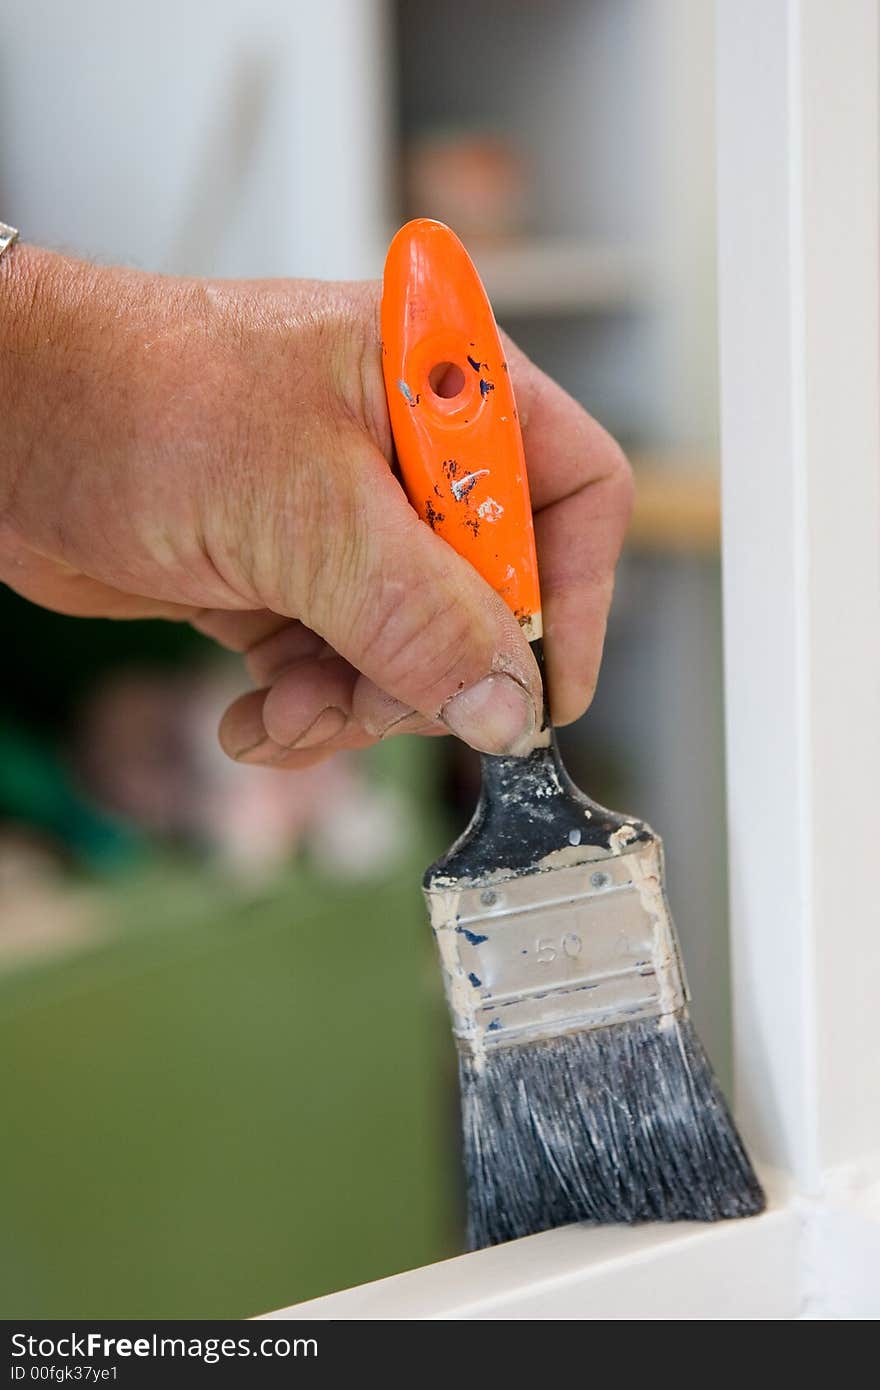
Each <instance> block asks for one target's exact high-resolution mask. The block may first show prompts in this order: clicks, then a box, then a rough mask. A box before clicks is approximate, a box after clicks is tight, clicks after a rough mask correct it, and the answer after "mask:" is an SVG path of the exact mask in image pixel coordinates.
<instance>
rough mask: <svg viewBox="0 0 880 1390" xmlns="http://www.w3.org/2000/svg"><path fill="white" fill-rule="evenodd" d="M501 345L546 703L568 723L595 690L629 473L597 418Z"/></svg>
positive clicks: (628, 506)
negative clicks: (530, 510) (531, 534)
mask: <svg viewBox="0 0 880 1390" xmlns="http://www.w3.org/2000/svg"><path fill="white" fill-rule="evenodd" d="M507 346H508V351H509V364H510V369H511V373H512V376H513V381H514V388H515V391H516V400H517V410H518V413H519V417H520V424H521V426H522V431H523V444H524V447H525V454H526V461H527V465H528V471H529V488H530V490H531V495H532V505H533V507H534V511H535V540H536V543H537V548H538V563H539V568H540V573H541V596H542V610H543V618H544V637H545V642H544V651H545V659H546V665H547V682H548V686H549V692H550V706H551V712H552V716H553V721H554V723H556V724H569V723H571V721H572V720H573V719H577V718H578V717H579V716H580V715H581V714H583V712H584V710H585V709H586V708H587V707H588V705H589V703H590V701H591V700H592V698H593V694H594V691H595V688H596V681H597V679H598V674H599V665H600V662H601V659H602V645H603V642H604V639H605V628H606V623H607V620H608V610H609V608H610V606H611V598H612V594H613V590H614V570H615V566H616V564H617V560H618V557H619V555H620V549H621V546H622V544H623V538H624V535H625V532H626V527H627V524H628V522H629V516H630V512H631V510H632V494H633V485H632V475H631V473H630V469H629V465H628V464H627V462H626V459H625V457H624V455H623V453H622V452H621V450H620V448H619V447H618V445H617V444H616V443H615V441H614V440H613V439H612V438H611V436H610V435H609V434H607V433H606V432H605V430H603V429H602V427H601V425H599V424H597V423H596V421H595V420H593V419H592V418H591V417H590V416H589V415H588V414H587V412H586V411H585V410H583V409H582V408H581V406H579V405H578V404H577V402H576V401H574V400H572V398H571V396H569V395H568V394H567V392H565V391H563V389H562V387H561V386H558V385H557V384H556V382H554V381H552V380H551V379H550V378H549V377H547V376H545V375H544V373H543V372H541V371H539V370H538V368H537V367H535V366H534V365H533V363H531V362H530V361H529V360H528V358H527V357H526V356H525V354H524V353H522V352H520V351H519V349H518V348H516V347H515V346H514V345H513V344H512V343H508V345H507Z"/></svg>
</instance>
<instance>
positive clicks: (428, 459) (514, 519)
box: [382, 217, 541, 641]
mask: <svg viewBox="0 0 880 1390" xmlns="http://www.w3.org/2000/svg"><path fill="white" fill-rule="evenodd" d="M443 364H450V366H451V370H447V371H446V372H445V373H444V372H443ZM382 365H383V370H384V373H385V391H386V394H387V396H388V409H389V412H390V415H391V427H392V430H393V432H394V443H395V446H396V449H397V457H398V461H399V463H400V470H401V473H402V475H403V482H404V486H405V487H406V492H407V496H408V497H409V500H410V502H411V503H412V505H413V507H414V508H415V510H416V511H417V512H418V514H419V516H420V517H421V518H422V520H423V521H425V522H427V524H428V525H429V526H430V527H431V529H432V530H434V531H436V532H437V534H438V536H442V537H443V539H444V540H445V541H448V543H449V544H450V545H451V546H453V547H454V548H455V549H456V550H457V551H458V553H459V555H463V556H464V558H465V559H466V560H469V561H470V562H471V564H472V565H473V566H474V568H475V569H477V570H479V572H480V574H481V575H482V576H483V578H484V579H485V580H487V581H488V583H489V584H491V585H492V588H493V589H495V590H496V591H497V592H498V593H499V594H500V595H501V597H502V598H503V599H504V600H505V602H506V603H507V604H508V606H509V607H510V608H511V609H512V610H513V612H514V613H515V615H516V617H517V618H518V619H519V621H520V623H521V624H522V626H523V629H524V631H525V633H526V636H527V637H528V638H529V640H530V641H531V640H533V639H534V638H536V637H540V636H541V596H540V589H539V585H538V562H537V558H536V555H535V533H534V528H533V525H532V506H531V501H530V499H529V485H528V478H527V476H526V466H525V457H524V455H523V446H522V437H521V435H520V429H519V422H518V420H517V414H516V403H515V401H514V398H513V387H512V386H511V383H510V377H509V375H508V371H507V363H506V362H505V360H504V349H503V348H502V346H501V339H500V337H499V334H498V328H497V325H496V323H495V319H494V317H493V314H492V309H491V307H490V305H489V300H488V299H487V297H486V291H485V290H484V289H483V285H482V282H481V281H480V277H479V275H478V274H477V272H476V269H475V267H474V265H473V262H472V261H471V259H470V257H469V256H468V254H467V252H466V251H465V249H464V247H463V246H462V244H461V242H460V241H459V239H458V237H457V236H456V235H455V233H454V232H452V231H450V229H449V228H448V227H445V226H444V225H443V223H442V222H434V221H432V220H431V219H430V218H426V217H420V218H417V219H416V220H415V221H414V222H408V223H407V224H406V226H405V227H402V228H401V230H400V231H399V232H398V233H397V235H396V237H395V238H394V240H393V241H392V243H391V246H390V248H389V251H388V257H387V260H386V262H385V280H384V285H383V291H382ZM438 369H440V370H439V371H438ZM456 369H457V370H456ZM444 375H445V389H447V390H449V389H451V388H452V387H457V388H458V389H457V390H456V394H454V395H452V396H451V397H446V396H443V395H438V393H437V391H436V390H435V389H434V387H433V386H432V384H431V383H432V381H433V383H434V386H438V385H439V386H441V389H442V387H443V383H442V382H441V380H440V378H442V377H444Z"/></svg>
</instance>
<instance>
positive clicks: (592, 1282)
mask: <svg viewBox="0 0 880 1390" xmlns="http://www.w3.org/2000/svg"><path fill="white" fill-rule="evenodd" d="M716 42H717V58H718V88H717V102H718V133H717V139H718V220H719V283H720V325H721V388H722V391H721V395H722V454H723V461H722V472H723V571H724V597H725V653H726V660H725V665H726V727H727V769H728V773H727V775H728V808H729V827H728V833H729V855H730V860H729V862H730V880H731V935H732V943H733V946H732V949H733V993H734V1046H735V1073H736V1102H737V1112H738V1117H739V1120H740V1123H741V1126H742V1129H743V1132H744V1134H745V1135H746V1138H747V1140H748V1142H749V1145H750V1147H751V1149H752V1151H753V1153H754V1154H755V1155H756V1156H757V1158H758V1160H759V1163H760V1165H761V1167H762V1173H763V1176H764V1178H765V1179H766V1182H767V1187H768V1192H769V1194H770V1199H771V1200H770V1207H769V1210H768V1211H767V1213H766V1214H765V1215H763V1216H760V1217H757V1218H753V1219H751V1220H748V1221H743V1222H738V1223H737V1222H734V1223H722V1224H719V1225H716V1226H698V1225H676V1226H668V1227H663V1226H650V1227H639V1228H578V1227H570V1228H567V1229H564V1230H561V1231H553V1232H549V1233H547V1234H545V1235H541V1236H534V1237H531V1238H530V1239H528V1240H524V1241H517V1242H514V1243H512V1244H510V1245H506V1246H502V1247H498V1248H496V1249H494V1250H487V1251H482V1252H480V1253H478V1254H474V1255H466V1256H462V1257H460V1258H458V1259H454V1260H449V1261H446V1262H444V1263H442V1264H438V1265H434V1266H431V1267H429V1268H426V1269H421V1270H415V1271H413V1272H411V1273H407V1274H402V1275H398V1276H396V1277H394V1278H392V1279H385V1280H382V1281H380V1282H378V1283H374V1284H368V1285H364V1286H362V1287H361V1288H357V1289H351V1290H348V1291H345V1292H342V1293H338V1294H333V1295H330V1296H328V1297H326V1298H321V1299H317V1300H313V1301H311V1302H309V1303H303V1304H300V1305H298V1306H297V1307H294V1308H290V1309H285V1310H283V1311H282V1312H280V1313H276V1314H272V1315H271V1316H273V1317H280V1318H314V1317H317V1318H496V1317H497V1318H511V1317H518V1318H521V1317H526V1318H653V1317H660V1318H664V1317H669V1318H681V1317H699V1318H704V1317H705V1318H798V1317H808V1318H810V1317H812V1318H838V1317H840V1318H854V1317H855V1318H859V1317H866V1318H867V1317H876V1316H878V1315H880V1086H878V1076H880V1065H878V1058H880V1017H878V1013H877V987H878V983H880V910H878V895H880V876H878V868H877V862H878V861H877V860H875V858H874V856H875V854H877V853H878V851H877V845H876V827H877V824H878V816H877V803H876V798H877V789H878V787H880V732H878V727H880V726H878V714H880V464H878V460H880V352H878V341H880V331H878V330H880V313H878V306H880V275H878V267H880V234H878V232H880V229H878V114H880V112H878V76H880V74H878V3H877V0H846V3H845V4H830V3H828V0H718V5H717V38H716ZM878 858H880V856H878Z"/></svg>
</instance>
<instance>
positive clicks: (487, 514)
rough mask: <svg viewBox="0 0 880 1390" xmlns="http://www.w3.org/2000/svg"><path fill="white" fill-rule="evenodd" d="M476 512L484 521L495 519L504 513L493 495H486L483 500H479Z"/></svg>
mask: <svg viewBox="0 0 880 1390" xmlns="http://www.w3.org/2000/svg"><path fill="white" fill-rule="evenodd" d="M477 514H478V516H481V517H482V518H483V520H484V521H497V520H498V518H499V517H500V516H503V515H504V508H503V507H502V506H501V503H500V502H496V501H495V498H494V497H487V498H486V500H485V502H481V503H480V505H479V507H477Z"/></svg>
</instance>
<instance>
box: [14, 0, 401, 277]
mask: <svg viewBox="0 0 880 1390" xmlns="http://www.w3.org/2000/svg"><path fill="white" fill-rule="evenodd" d="M387 11H388V3H387V0H321V3H320V4H317V5H314V4H308V3H303V2H302V0H211V3H210V4H207V3H204V0H203V3H198V4H197V3H180V0H153V3H151V4H149V5H143V6H138V5H120V4H118V3H117V0H81V2H80V3H78V4H76V5H65V4H63V3H60V0H28V3H27V4H25V5H18V6H4V10H3V13H2V15H0V48H2V54H3V82H2V85H0V118H2V128H3V160H2V165H0V198H2V202H3V207H4V208H5V210H6V217H7V220H9V219H12V221H13V222H14V224H15V226H17V227H19V228H20V229H21V233H22V236H23V237H25V238H26V239H27V240H30V241H35V242H38V243H42V244H44V245H49V246H55V247H58V248H59V249H64V250H68V251H73V252H79V253H80V254H82V255H84V256H88V257H95V258H98V259H103V260H108V261H111V262H112V261H114V260H120V261H123V262H125V263H128V264H135V265H139V266H142V267H143V268H144V269H146V270H164V271H172V272H175V273H178V272H180V273H190V274H207V275H230V276H264V275H265V276H268V275H300V276H326V277H331V278H333V277H338V276H341V277H352V278H353V277H357V276H360V275H372V274H376V273H377V271H378V269H379V267H380V266H381V264H382V260H383V257H384V251H385V245H386V243H387V230H388V229H387V207H388V182H389V180H388V160H389V154H390V151H389V139H388V135H387V130H386V126H387V122H388V119H389V109H390V105H391V102H392V99H393V93H392V89H391V83H390V80H389V63H388V59H389V28H388V23H387Z"/></svg>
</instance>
